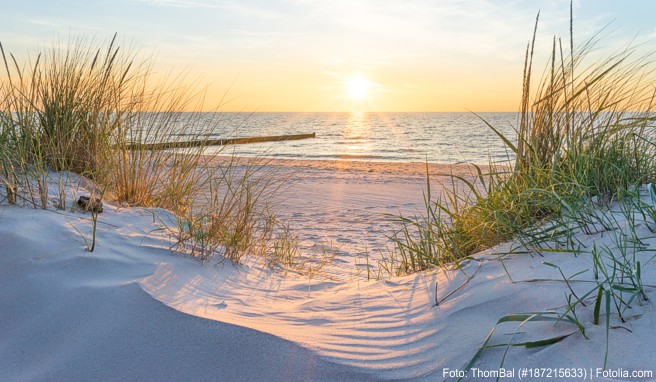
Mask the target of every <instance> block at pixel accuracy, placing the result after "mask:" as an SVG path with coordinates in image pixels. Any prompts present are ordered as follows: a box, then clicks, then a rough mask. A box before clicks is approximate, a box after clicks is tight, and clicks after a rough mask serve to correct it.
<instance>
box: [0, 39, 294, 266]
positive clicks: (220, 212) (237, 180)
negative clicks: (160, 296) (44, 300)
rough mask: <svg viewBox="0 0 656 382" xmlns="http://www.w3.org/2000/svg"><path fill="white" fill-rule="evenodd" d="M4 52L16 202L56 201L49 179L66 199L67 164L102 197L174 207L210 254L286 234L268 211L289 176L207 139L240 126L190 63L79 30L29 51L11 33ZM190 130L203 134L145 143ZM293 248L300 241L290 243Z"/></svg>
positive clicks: (1, 102) (0, 159)
mask: <svg viewBox="0 0 656 382" xmlns="http://www.w3.org/2000/svg"><path fill="white" fill-rule="evenodd" d="M0 53H1V54H2V63H3V66H4V73H3V76H2V77H1V78H2V82H1V83H0V183H2V185H3V186H4V189H5V195H6V201H7V202H8V203H9V204H24V205H28V206H32V207H34V208H39V207H40V208H44V209H45V208H48V207H49V204H50V203H51V200H49V190H48V185H49V184H56V185H57V187H58V188H59V190H57V191H58V192H57V194H58V196H59V197H58V198H57V202H56V203H55V204H56V207H57V208H60V209H65V208H66V207H67V203H66V200H67V199H68V198H70V197H71V196H72V195H70V193H69V191H68V190H67V188H66V184H67V183H68V182H69V181H70V179H69V178H67V176H68V175H67V174H69V172H74V173H77V174H80V175H82V176H84V177H86V178H88V179H90V180H91V181H92V182H88V183H89V184H93V186H92V187H91V189H90V190H89V193H90V194H92V196H93V197H100V198H104V199H109V200H113V201H114V202H115V203H116V204H118V205H119V206H145V207H163V208H166V209H169V210H171V211H172V212H173V213H174V214H175V215H176V216H177V218H176V222H175V223H173V224H170V226H168V227H167V229H168V230H169V231H170V232H171V233H172V234H173V235H174V236H175V237H176V243H177V244H176V248H178V249H184V250H185V251H188V252H189V253H190V254H192V255H194V256H197V257H199V258H200V259H202V260H207V259H209V258H212V257H214V256H215V255H216V254H217V253H220V254H222V255H223V256H224V257H225V258H227V259H230V260H232V261H235V262H240V261H241V258H242V256H244V255H245V254H255V255H257V254H260V255H263V254H264V253H265V250H264V249H262V248H269V247H274V246H275V245H276V244H275V243H276V240H277V238H278V236H279V235H284V234H285V233H284V232H283V231H284V230H282V229H281V228H280V227H284V225H282V224H280V222H278V221H277V219H275V216H273V214H271V213H270V212H269V211H270V210H269V204H270V203H271V201H272V200H273V199H272V197H273V195H274V194H275V192H276V191H277V190H278V187H279V185H278V186H276V185H275V184H274V181H273V180H271V179H273V178H274V177H271V176H270V175H271V174H265V173H263V168H264V167H263V166H262V165H261V163H259V162H258V161H257V160H254V161H252V162H250V163H240V164H237V163H236V162H235V161H233V160H228V161H218V160H217V157H218V156H219V155H220V154H222V152H221V151H216V150H215V151H212V154H208V152H207V150H206V148H207V145H206V144H203V142H207V141H208V140H209V137H211V136H212V135H214V134H218V133H222V134H223V135H229V134H230V133H232V131H231V130H230V129H231V128H232V129H234V127H231V126H227V125H225V124H224V123H223V121H222V119H221V117H220V115H219V114H218V113H212V112H206V113H201V112H200V111H201V110H206V109H207V107H206V105H205V99H204V94H205V91H204V89H203V88H201V87H199V86H198V81H190V80H189V79H188V78H187V76H186V75H185V73H182V74H178V75H173V74H169V75H164V76H156V75H155V72H154V70H153V67H154V61H153V60H152V59H150V58H145V59H144V58H140V56H138V55H137V54H136V53H134V49H132V48H131V47H129V46H128V47H122V46H121V45H120V44H119V42H118V40H117V36H116V35H115V36H114V37H113V38H112V39H111V40H109V41H107V42H97V41H94V40H89V39H84V38H71V39H69V40H68V41H66V42H64V43H61V42H60V43H55V44H54V46H53V47H52V48H51V49H49V50H46V51H45V52H43V53H40V54H38V55H37V56H36V58H34V59H27V60H26V62H24V63H21V62H19V61H18V60H17V59H16V57H15V56H14V55H13V54H11V53H9V52H6V51H5V49H4V47H3V46H2V45H1V44H0ZM220 106H221V105H220V104H219V105H216V106H215V108H214V109H213V111H217V110H218V108H219V107H220ZM190 111H191V112H190ZM182 133H184V136H185V139H187V140H195V141H198V142H200V143H201V144H199V145H198V146H196V147H189V148H183V149H175V150H150V149H146V148H144V147H141V146H140V145H142V144H146V143H152V142H170V141H175V140H177V139H180V136H181V134H182ZM52 176H55V177H57V179H56V181H55V182H49V181H48V179H49V177H52ZM267 179H268V180H267ZM74 207H75V205H74V204H73V207H72V208H74ZM92 215H93V216H92V224H93V229H92V232H93V235H92V237H91V239H90V240H89V241H88V240H87V238H85V239H84V240H85V243H86V244H87V248H88V249H89V250H90V251H91V250H93V248H94V247H95V244H96V229H95V225H96V224H97V220H98V219H99V218H100V219H101V218H102V217H101V216H100V217H99V215H98V214H92ZM83 237H84V236H83ZM284 248H285V249H284V250H285V251H289V252H290V253H294V249H293V248H291V244H289V243H288V244H287V246H286V247H284ZM281 250H283V249H280V248H279V249H278V251H281Z"/></svg>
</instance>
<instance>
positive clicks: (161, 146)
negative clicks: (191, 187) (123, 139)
mask: <svg viewBox="0 0 656 382" xmlns="http://www.w3.org/2000/svg"><path fill="white" fill-rule="evenodd" d="M315 137H316V134H315V133H312V134H291V135H268V136H263V137H246V138H226V139H210V140H206V141H177V142H158V143H133V144H128V145H127V147H126V148H127V149H128V150H166V149H182V148H189V147H200V146H223V145H243V144H247V143H260V142H279V141H295V140H299V139H308V138H315Z"/></svg>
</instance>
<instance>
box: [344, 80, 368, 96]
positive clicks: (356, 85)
mask: <svg viewBox="0 0 656 382" xmlns="http://www.w3.org/2000/svg"><path fill="white" fill-rule="evenodd" d="M371 87H372V83H371V82H370V81H369V80H368V79H366V78H365V77H362V76H353V77H351V78H350V79H349V80H348V81H346V92H347V94H348V96H349V98H351V99H354V100H361V99H364V98H366V97H367V96H368V95H369V90H370V89H371Z"/></svg>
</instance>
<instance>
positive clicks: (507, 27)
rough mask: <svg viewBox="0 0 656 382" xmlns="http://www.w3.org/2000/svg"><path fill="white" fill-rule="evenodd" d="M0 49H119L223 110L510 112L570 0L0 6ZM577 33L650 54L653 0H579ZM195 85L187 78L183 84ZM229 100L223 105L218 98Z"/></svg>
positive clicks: (123, 1) (225, 0)
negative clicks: (104, 44)
mask: <svg viewBox="0 0 656 382" xmlns="http://www.w3.org/2000/svg"><path fill="white" fill-rule="evenodd" d="M0 3H2V6H1V7H0V9H2V12H1V13H0V32H1V33H0V42H2V45H3V47H4V48H5V50H6V51H10V52H12V53H14V54H15V55H16V56H17V57H19V58H21V57H27V56H28V55H29V56H35V55H36V53H37V52H38V51H39V50H43V49H45V48H47V47H50V46H51V45H52V43H53V41H56V40H62V39H64V40H65V39H67V38H68V37H69V36H76V37H79V36H83V37H87V38H95V39H97V40H101V41H104V40H109V39H111V37H112V35H113V34H114V33H118V36H119V40H120V41H124V42H125V44H126V45H130V46H131V47H132V49H134V50H136V51H137V52H138V53H139V54H141V55H143V56H144V57H153V58H154V60H155V66H154V70H155V72H157V73H178V72H182V71H185V72H187V73H188V76H187V78H190V79H197V80H198V82H196V83H201V84H208V85H209V88H208V89H209V90H208V93H207V97H206V100H207V104H208V105H207V106H206V108H208V109H211V108H213V106H216V105H217V104H219V103H220V102H223V103H222V105H221V110H225V111H299V112H317V111H354V110H359V111H466V110H472V111H478V112H485V111H517V109H518V107H519V101H520V93H521V82H522V68H523V63H524V54H525V49H526V44H527V43H528V41H529V39H530V37H531V35H532V32H533V26H534V22H535V17H536V15H537V13H538V11H540V23H539V27H538V37H537V47H536V49H537V52H538V53H537V54H536V63H537V64H538V66H539V65H541V63H544V64H543V65H546V55H547V54H548V53H549V52H550V49H551V43H552V37H553V36H554V35H557V36H562V37H563V38H568V36H569V0H533V1H531V0H433V1H427V0H404V1H401V0H242V1H238V0H79V1H78V0H76V1H64V0H21V1H13V0H0ZM573 8H574V36H575V40H576V41H578V42H582V41H584V40H585V39H586V38H589V37H591V36H592V35H593V34H594V33H596V32H598V31H599V30H600V29H602V28H603V27H605V26H607V25H608V24H609V23H610V27H609V28H610V29H611V30H613V32H612V34H611V35H610V36H608V37H607V38H605V39H604V40H603V42H602V44H601V46H600V49H602V50H603V49H608V50H609V51H610V50H612V49H613V47H614V46H618V45H619V44H626V43H627V42H628V41H630V40H631V39H632V38H634V37H636V36H638V41H640V42H642V41H646V42H645V44H646V46H650V45H653V41H652V40H651V39H652V38H653V37H656V21H654V17H653V15H654V14H656V1H652V0H633V1H619V0H576V1H574V5H573ZM190 81H191V80H190ZM221 100H223V101H221Z"/></svg>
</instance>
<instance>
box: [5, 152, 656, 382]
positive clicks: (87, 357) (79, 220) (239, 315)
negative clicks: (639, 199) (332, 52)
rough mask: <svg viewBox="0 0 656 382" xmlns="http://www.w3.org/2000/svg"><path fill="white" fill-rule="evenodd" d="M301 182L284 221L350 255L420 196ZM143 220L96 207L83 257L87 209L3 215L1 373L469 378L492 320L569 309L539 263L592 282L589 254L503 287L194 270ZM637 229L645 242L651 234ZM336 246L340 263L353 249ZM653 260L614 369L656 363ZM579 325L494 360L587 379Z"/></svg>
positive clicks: (543, 329)
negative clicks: (452, 372)
mask: <svg viewBox="0 0 656 382" xmlns="http://www.w3.org/2000/svg"><path fill="white" fill-rule="evenodd" d="M279 165H281V166H282V165H283V164H279ZM301 166H303V165H301ZM298 174H299V175H298V176H300V177H301V181H300V183H299V185H298V188H297V191H296V194H295V195H294V198H293V201H292V202H290V204H287V205H286V207H284V208H283V210H285V211H287V212H286V213H287V214H289V216H290V217H294V218H296V222H295V224H299V225H302V224H311V223H312V222H313V221H315V219H316V221H317V222H320V223H316V224H317V226H316V227H315V228H314V229H315V231H316V232H315V233H316V234H317V235H320V234H324V233H326V232H328V234H329V235H333V236H334V239H335V241H337V240H338V239H340V240H342V241H344V243H342V244H353V245H356V244H358V241H361V240H363V239H366V238H367V237H369V236H370V235H372V234H373V233H374V230H375V229H379V228H380V227H379V228H376V227H377V224H376V222H377V221H379V220H373V219H376V218H375V216H377V215H376V214H379V213H380V212H387V211H392V210H393V209H395V208H396V209H399V208H401V209H405V210H406V211H409V210H412V208H413V207H416V206H418V205H420V203H421V190H422V187H421V185H422V183H421V182H422V179H423V178H422V176H421V174H420V173H417V174H411V175H402V174H399V173H394V172H392V173H385V172H383V171H375V170H374V171H372V172H369V171H335V170H330V169H321V168H316V166H315V168H313V169H311V170H307V171H305V170H304V171H301V172H299V173H298ZM367 185H375V186H374V187H367ZM52 189H54V187H52ZM647 200H648V197H646V196H645V201H647ZM404 204H407V205H404ZM282 212H283V211H281V213H282ZM368 212H370V213H371V215H367V213H368ZM392 212H393V211H392ZM153 213H155V214H157V215H159V216H160V217H163V218H166V216H167V213H166V212H165V211H161V210H154V211H149V210H145V209H140V208H132V209H124V208H123V209H117V208H116V207H113V206H111V205H107V206H106V209H105V212H104V213H103V214H102V215H101V216H100V222H101V223H100V224H99V226H98V244H97V248H96V251H95V252H93V253H89V252H87V251H85V249H84V241H83V239H82V237H81V236H80V234H79V233H78V232H76V230H75V229H74V228H73V226H75V227H76V228H77V229H78V230H80V231H82V232H83V233H86V234H88V232H89V230H90V224H89V221H88V218H89V215H88V214H83V213H81V212H79V211H77V212H72V213H71V212H57V211H55V210H54V209H50V210H47V211H44V210H35V209H30V208H18V207H14V206H5V205H3V206H1V207H0V380H2V381H5V380H8V381H18V380H20V381H22V380H93V379H102V380H126V379H127V380H212V381H232V380H237V381H238V380H244V381H256V380H271V381H278V380H289V381H296V380H335V381H342V380H368V379H371V380H381V379H383V380H384V379H388V380H389V379H413V380H427V381H435V380H443V379H444V378H443V376H444V372H445V368H449V369H459V368H462V367H463V366H464V365H465V364H466V363H467V361H468V360H469V359H470V358H471V357H472V356H473V355H474V353H475V352H476V350H477V349H478V347H479V346H480V345H481V343H482V341H483V340H484V338H485V337H486V335H487V334H488V332H489V331H490V330H491V329H492V328H493V327H494V324H495V323H496V322H497V320H498V319H499V318H501V317H502V316H504V315H506V314H509V313H518V312H535V311H544V310H547V309H557V310H559V311H563V310H564V306H565V305H566V298H565V296H566V294H567V292H568V290H567V287H566V285H565V284H564V283H562V282H524V281H525V280H532V279H561V277H560V275H559V273H558V272H557V271H556V270H555V269H553V268H550V267H547V266H545V265H543V264H542V262H543V261H550V262H553V263H556V264H558V265H560V266H561V267H562V268H563V271H564V272H565V274H567V275H572V274H574V273H576V272H578V271H581V270H588V271H587V272H585V273H583V274H581V275H579V276H577V279H581V280H583V279H586V280H592V271H591V268H592V261H591V259H590V258H589V255H586V254H583V255H579V256H578V257H574V256H572V255H570V254H562V253H546V254H545V257H540V256H537V255H528V254H525V255H514V256H511V257H506V258H505V260H504V262H503V265H505V267H506V269H507V271H508V273H509V274H510V275H511V276H512V279H513V280H514V282H512V281H511V280H510V278H509V277H508V274H507V273H506V271H505V270H504V267H503V266H502V264H501V263H500V262H499V261H498V257H497V256H496V255H495V254H494V253H495V251H489V252H488V253H486V254H481V255H480V256H479V258H480V259H481V261H480V262H470V263H469V264H468V265H467V266H465V267H464V268H462V269H460V270H440V271H434V272H424V273H421V274H415V275H411V276H406V277H402V278H394V279H391V280H381V281H366V279H365V278H364V277H362V274H359V275H358V273H357V271H352V274H351V276H346V275H344V277H337V275H336V274H333V273H331V272H335V271H336V270H339V269H341V270H343V272H342V273H346V272H347V270H348V269H352V270H353V269H357V267H356V266H355V265H352V266H351V264H353V261H352V260H353V259H346V260H343V262H342V263H339V262H337V265H335V266H334V267H333V268H332V271H331V272H329V273H328V274H327V275H323V276H320V277H319V276H317V277H314V278H313V279H308V278H305V277H302V276H295V275H292V274H287V275H286V276H284V275H282V274H280V273H272V272H271V271H270V270H268V269H266V268H264V267H262V266H261V265H259V264H260V263H259V262H258V261H255V260H253V261H250V262H249V263H248V265H244V266H233V265H231V264H229V263H223V264H218V265H213V264H205V265H203V266H201V265H200V264H199V263H198V262H197V261H196V260H194V259H190V258H186V257H183V256H179V255H173V254H171V251H170V250H169V245H170V239H169V238H168V237H167V235H166V234H165V233H164V232H163V231H161V230H157V228H158V224H157V223H155V222H154V219H153ZM367 216H373V217H369V218H368V217H367ZM367 219H369V220H367ZM361 221H364V223H362V224H360V223H359V222H361ZM324 223H325V224H327V225H326V226H325V227H328V228H322V227H324V226H321V225H319V224H324ZM330 227H332V228H330ZM384 229H386V228H385V227H383V228H382V230H384ZM638 233H639V234H640V236H641V237H644V239H643V240H644V241H645V242H646V243H647V244H649V245H650V248H653V247H656V238H655V237H654V235H653V234H651V232H650V231H649V230H648V227H647V226H646V225H645V224H644V223H643V224H641V225H640V227H638ZM611 236H612V235H610V234H609V233H608V232H606V233H605V234H597V235H591V236H586V235H583V234H582V233H578V237H579V238H580V239H581V241H582V242H584V243H586V244H587V245H589V246H591V245H592V243H596V245H597V246H600V245H603V243H610V241H609V240H610V238H611ZM347 240H352V241H353V243H348V242H346V241H347ZM376 240H377V239H376ZM507 248H508V245H505V246H500V247H499V248H497V249H496V250H497V252H502V251H504V250H506V249H507ZM341 250H342V252H344V253H346V255H348V251H349V247H348V246H346V249H344V248H342V249H341ZM352 255H353V256H352V257H353V258H355V257H357V256H356V255H354V254H352ZM648 256H653V255H650V254H645V255H643V254H639V257H640V258H642V259H643V264H642V273H643V281H644V283H645V284H647V285H650V286H648V287H647V288H646V292H647V295H648V296H649V297H650V298H651V299H652V300H650V301H649V302H647V303H646V304H644V305H642V306H640V305H639V304H637V303H635V302H634V303H633V304H632V305H633V309H631V310H629V311H628V312H627V316H629V319H627V322H626V323H620V322H619V320H618V319H617V317H616V316H615V317H613V319H612V321H611V325H612V326H614V327H616V328H614V329H611V330H610V343H611V347H610V354H609V363H608V368H609V369H613V370H618V369H622V370H624V371H633V370H649V369H651V370H654V369H656V362H655V361H654V360H656V330H654V327H655V325H656V315H655V314H654V313H655V312H654V309H653V304H652V301H653V300H654V298H656V297H655V294H654V287H653V285H655V284H656V276H654V273H655V272H654V271H655V270H654V264H653V262H649V263H647V260H648V259H649V257H648ZM479 265H480V269H479V270H478V273H477V274H476V276H475V277H474V278H473V279H472V280H471V281H470V282H469V283H468V284H467V285H466V286H465V287H463V288H462V289H460V290H458V291H457V292H456V293H454V294H453V295H452V296H451V297H449V298H448V299H446V300H445V301H444V302H443V303H442V304H441V305H440V306H437V307H436V306H435V299H436V294H435V293H436V292H437V297H438V298H441V297H442V296H445V295H447V294H448V293H449V292H451V291H453V290H455V289H456V288H458V287H459V286H460V285H461V284H462V283H463V282H464V281H465V279H466V278H465V276H464V274H463V273H462V271H464V272H467V273H468V274H473V273H474V272H475V271H476V269H477V268H478V267H479ZM349 267H350V268H349ZM436 283H437V287H436ZM574 287H575V288H576V290H577V292H579V293H581V292H583V291H587V290H588V289H590V285H589V284H586V283H578V284H575V285H574ZM589 305H592V303H591V304H589ZM577 314H578V315H579V319H580V320H581V321H582V323H583V324H584V326H585V328H586V334H587V335H588V337H589V339H587V340H586V339H585V338H583V336H582V335H581V334H580V333H578V332H577V329H576V327H574V326H573V325H569V324H565V323H561V324H558V325H556V326H553V325H552V324H533V323H529V324H527V325H526V326H524V327H523V328H522V329H521V330H520V331H521V332H522V333H520V334H518V335H516V336H515V338H514V341H515V342H523V341H530V340H535V339H541V338H547V337H553V336H556V335H562V334H568V333H571V332H576V333H575V334H573V335H572V336H570V337H568V338H566V339H565V340H563V341H561V342H559V343H557V344H554V345H551V346H548V347H542V348H537V349H525V348H520V347H518V348H512V349H510V350H509V352H508V356H507V358H506V361H505V367H506V368H507V369H512V368H515V370H518V368H520V367H532V368H547V367H550V368H568V367H578V368H585V369H586V372H587V373H590V371H592V372H595V371H596V368H600V367H601V366H602V365H603V359H604V349H605V344H606V334H605V326H604V325H603V323H604V321H603V318H602V325H599V326H596V325H593V324H592V316H593V312H592V307H591V306H589V307H588V308H583V307H580V308H579V309H578V310H577ZM516 326H517V325H516V323H507V324H503V325H502V326H500V327H499V328H498V329H497V334H496V335H495V336H494V342H495V343H499V342H502V341H504V340H505V341H507V340H508V338H509V336H508V334H509V333H513V332H514V329H515V328H516ZM503 352H504V348H497V349H494V350H488V351H486V352H485V353H484V354H483V356H482V358H481V360H480V361H479V362H478V363H477V364H476V367H478V368H480V369H482V370H496V369H497V368H498V367H499V364H500V360H501V357H502V356H503ZM469 376H471V374H470V375H469ZM516 379H517V378H516V377H515V378H511V379H506V380H516ZM471 380H489V379H471ZM525 380H529V379H526V378H525ZM542 380H576V379H558V378H548V379H542ZM594 380H625V379H624V378H621V377H618V378H596V376H595V378H594Z"/></svg>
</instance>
